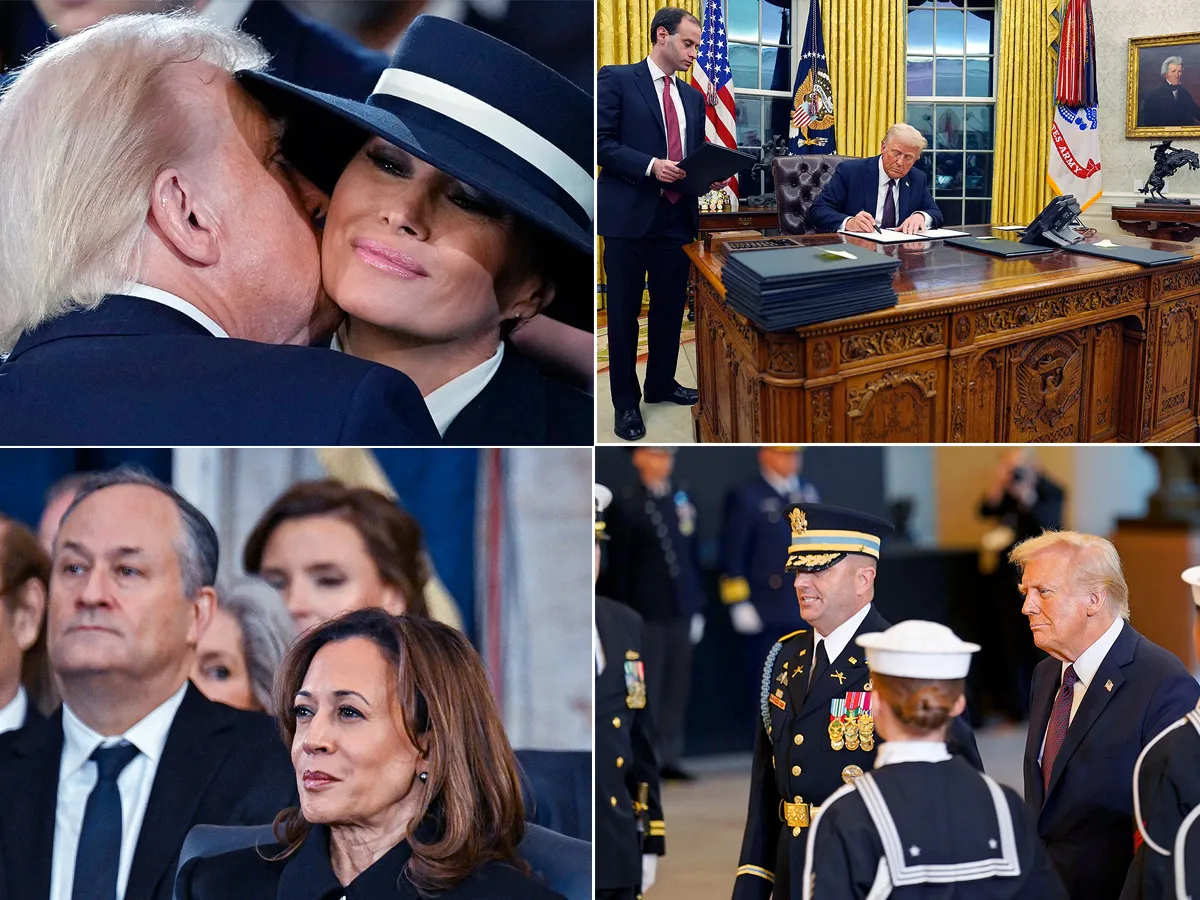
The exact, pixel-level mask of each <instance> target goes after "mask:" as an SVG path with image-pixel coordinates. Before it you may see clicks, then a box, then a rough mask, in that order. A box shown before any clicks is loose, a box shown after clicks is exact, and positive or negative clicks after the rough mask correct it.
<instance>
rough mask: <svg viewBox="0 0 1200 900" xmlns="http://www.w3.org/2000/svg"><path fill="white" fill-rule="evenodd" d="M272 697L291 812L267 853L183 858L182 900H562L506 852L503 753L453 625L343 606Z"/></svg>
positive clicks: (472, 656)
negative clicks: (291, 783)
mask: <svg viewBox="0 0 1200 900" xmlns="http://www.w3.org/2000/svg"><path fill="white" fill-rule="evenodd" d="M278 696H279V698H280V699H281V701H282V703H283V709H281V710H280V724H281V726H282V729H283V732H284V735H285V742H286V743H287V744H288V745H289V746H290V747H291V752H292V761H293V764H294V766H295V778H296V780H297V781H298V782H299V783H300V786H301V790H300V804H299V806H298V807H292V808H290V809H288V810H286V811H285V813H284V814H283V816H282V817H281V819H280V823H279V826H278V830H277V833H278V834H279V835H280V837H281V838H282V840H281V842H280V843H279V844H278V845H276V846H274V847H271V848H254V847H249V848H246V849H243V850H236V851H233V852H230V853H224V854H219V855H216V856H210V857H198V858H195V859H193V860H190V861H189V862H188V863H187V864H185V865H184V866H183V868H182V869H181V871H180V874H179V882H178V885H177V891H178V892H179V895H180V896H181V897H185V898H191V900H227V898H231V897H237V898H239V900H275V898H277V897H287V898H297V900H299V898H304V900H318V898H319V900H338V898H341V897H348V898H360V897H361V898H364V900H365V898H370V900H383V898H413V900H416V898H417V897H428V896H430V895H436V896H438V897H447V898H455V900H467V898H470V900H479V898H496V900H499V898H507V897H512V898H519V900H562V897H561V895H560V894H557V893H555V892H554V891H552V890H550V889H548V888H546V887H544V886H543V885H542V884H541V883H539V882H538V881H537V880H535V877H534V875H533V874H532V873H531V872H530V870H529V867H528V865H527V864H526V863H524V861H522V860H521V859H520V857H519V856H518V855H517V845H518V844H519V843H520V842H521V839H522V837H523V836H524V833H525V825H524V821H523V818H524V815H523V814H524V810H523V806H522V802H521V787H520V782H519V780H518V776H517V764H516V759H515V758H514V756H513V752H512V748H511V747H510V746H509V744H508V739H507V737H506V736H505V734H504V727H503V724H502V723H501V721H500V716H499V713H498V711H497V709H496V704H495V701H494V699H493V698H492V692H491V688H490V686H489V684H488V679H487V674H486V673H485V671H484V668H483V663H482V661H481V660H480V659H479V655H478V654H477V653H476V652H475V651H474V649H472V647H471V645H470V643H469V642H468V641H467V639H466V638H465V637H463V635H462V634H461V633H460V632H459V631H457V630H456V629H454V628H451V627H450V626H448V625H444V624H442V623H440V622H436V621H434V620H432V619H424V618H416V617H411V616H392V615H389V614H388V613H387V612H384V611H383V610H381V609H363V610H356V611H355V612H350V613H346V614H344V615H342V616H339V617H337V618H335V619H331V620H330V621H328V622H325V623H323V624H321V625H318V626H317V627H315V628H313V629H310V630H309V631H307V632H305V633H304V634H303V635H302V636H301V637H300V638H299V640H298V641H297V643H296V644H295V645H294V646H293V647H292V649H291V650H290V651H289V652H288V656H287V658H286V659H285V661H284V663H283V666H282V667H281V669H280V672H279V680H278ZM292 703H294V704H295V705H294V706H293V705H292ZM349 823H353V824H349ZM411 838H415V840H412V839H411Z"/></svg>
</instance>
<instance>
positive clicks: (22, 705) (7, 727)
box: [0, 684, 29, 734]
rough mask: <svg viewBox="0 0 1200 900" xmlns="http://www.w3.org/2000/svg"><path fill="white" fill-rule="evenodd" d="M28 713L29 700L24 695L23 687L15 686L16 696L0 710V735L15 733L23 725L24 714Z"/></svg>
mask: <svg viewBox="0 0 1200 900" xmlns="http://www.w3.org/2000/svg"><path fill="white" fill-rule="evenodd" d="M28 711H29V698H28V697H27V696H26V695H25V687H24V686H23V685H20V684H18V685H17V696H15V697H13V698H12V699H11V700H9V701H8V703H6V704H5V705H4V708H3V709H0V734H3V733H4V732H6V731H16V730H17V729H18V728H20V727H21V726H22V725H24V724H25V714H26V713H27V712H28Z"/></svg>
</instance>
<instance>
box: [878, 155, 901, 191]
mask: <svg viewBox="0 0 1200 900" xmlns="http://www.w3.org/2000/svg"><path fill="white" fill-rule="evenodd" d="M891 180H892V176H891V175H889V174H888V173H887V172H885V171H884V168H883V154H882V153H881V154H879V187H881V188H882V187H883V186H884V185H885V184H887V183H888V182H889V181H891ZM896 186H897V187H899V186H900V182H899V180H897V181H896Z"/></svg>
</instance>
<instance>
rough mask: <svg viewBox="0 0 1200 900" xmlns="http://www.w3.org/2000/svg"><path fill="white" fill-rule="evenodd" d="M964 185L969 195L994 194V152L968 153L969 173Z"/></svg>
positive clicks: (984, 195)
mask: <svg viewBox="0 0 1200 900" xmlns="http://www.w3.org/2000/svg"><path fill="white" fill-rule="evenodd" d="M963 187H964V189H965V190H964V191H963V193H965V194H966V195H967V196H968V197H990V196H991V194H992V154H990V153H968V154H967V174H966V175H965V177H964V178H963Z"/></svg>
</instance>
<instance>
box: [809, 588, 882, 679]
mask: <svg viewBox="0 0 1200 900" xmlns="http://www.w3.org/2000/svg"><path fill="white" fill-rule="evenodd" d="M870 611H871V604H870V603H868V604H867V605H866V606H864V607H863V608H862V609H860V610H859V611H858V612H856V613H855V614H854V615H852V616H851V617H850V618H849V619H847V620H846V621H845V622H843V623H842V624H841V625H839V626H838V627H837V628H835V629H833V631H831V632H829V634H827V635H826V636H825V637H821V633H820V632H819V631H817V630H816V629H815V628H814V629H813V634H814V635H815V637H814V640H813V655H814V656H815V655H816V652H817V641H824V642H825V652H826V653H827V654H829V663H830V665H832V664H833V663H834V662H835V661H836V660H837V658H838V657H839V656H841V655H842V651H843V650H845V649H846V645H847V644H849V643H850V638H852V637H854V632H856V631H858V626H859V625H861V624H862V622H863V619H865V618H866V617H867V613H869V612H870Z"/></svg>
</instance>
